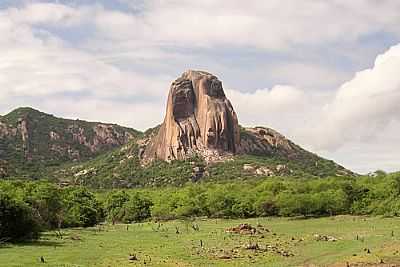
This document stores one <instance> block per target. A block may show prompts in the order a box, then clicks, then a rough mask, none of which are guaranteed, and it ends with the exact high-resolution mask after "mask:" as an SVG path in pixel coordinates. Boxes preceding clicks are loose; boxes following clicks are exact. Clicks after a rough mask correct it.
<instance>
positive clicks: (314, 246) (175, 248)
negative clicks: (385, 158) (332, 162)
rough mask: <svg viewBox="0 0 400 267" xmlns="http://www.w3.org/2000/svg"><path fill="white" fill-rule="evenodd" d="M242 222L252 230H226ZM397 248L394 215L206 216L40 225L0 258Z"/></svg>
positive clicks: (292, 262)
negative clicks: (31, 238) (59, 227)
mask: <svg viewBox="0 0 400 267" xmlns="http://www.w3.org/2000/svg"><path fill="white" fill-rule="evenodd" d="M242 223H249V224H250V225H251V226H253V227H255V228H257V231H256V233H254V234H250V233H246V232H242V233H228V232H226V229H227V228H231V227H236V226H238V225H239V224H242ZM197 226H198V229H197ZM195 228H196V229H195ZM316 235H319V238H318V237H317V236H316ZM317 239H333V240H334V239H337V240H336V241H326V240H319V241H318V240H317ZM399 251H400V219H395V218H367V217H350V216H338V217H331V218H320V219H307V220H305V219H282V218H259V219H246V220H213V219H207V220H196V221H193V222H192V221H190V222H185V221H172V222H166V223H154V222H152V223H142V224H132V225H114V226H113V225H102V226H98V227H96V228H89V229H68V230H63V231H62V235H61V236H60V235H59V234H57V233H56V232H47V233H45V234H44V235H43V236H42V238H41V239H40V240H39V241H38V242H34V243H26V244H19V245H6V246H3V247H1V248H0V266H6V267H12V266H60V267H61V266H63V267H67V266H68V267H72V266H76V267H78V266H105V267H107V266H110V267H111V266H112V267H114V266H250V265H251V266H274V267H275V266H347V264H349V266H397V265H396V264H397V263H400V252H399ZM130 255H132V256H133V255H135V256H136V258H137V260H130V257H132V256H130ZM40 257H43V259H44V260H45V263H41V260H40ZM381 261H383V262H384V263H385V264H380V265H366V263H370V264H372V263H380V262H381ZM388 263H390V264H392V265H387V264H388ZM399 266H400V265H399Z"/></svg>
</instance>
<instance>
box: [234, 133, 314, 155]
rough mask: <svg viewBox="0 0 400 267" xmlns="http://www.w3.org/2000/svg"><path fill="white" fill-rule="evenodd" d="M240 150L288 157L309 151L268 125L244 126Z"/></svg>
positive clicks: (242, 152) (248, 152) (243, 152)
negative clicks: (267, 126)
mask: <svg viewBox="0 0 400 267" xmlns="http://www.w3.org/2000/svg"><path fill="white" fill-rule="evenodd" d="M239 152H240V153H241V154H253V155H260V156H261V155H279V156H282V157H284V158H287V159H295V158H296V157H299V156H300V155H301V154H303V153H309V152H307V151H305V150H304V149H302V148H301V147H299V146H298V145H296V144H294V143H293V142H292V141H290V140H289V139H287V138H286V137H285V136H283V135H282V134H280V133H278V132H277V131H275V130H273V129H270V128H266V127H255V128H243V129H242V134H241V139H240V149H239Z"/></svg>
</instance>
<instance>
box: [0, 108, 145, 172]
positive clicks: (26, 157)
mask: <svg viewBox="0 0 400 267" xmlns="http://www.w3.org/2000/svg"><path fill="white" fill-rule="evenodd" d="M140 134H141V133H140V132H137V131H135V130H133V129H130V128H125V127H121V126H119V125H116V124H105V123H98V122H86V121H82V120H68V119H62V118H57V117H54V116H53V115H50V114H46V113H43V112H40V111H37V110H34V109H31V108H19V109H16V110H14V111H12V112H10V113H9V114H7V115H5V116H0V160H7V161H8V163H9V165H10V166H12V168H15V169H18V168H19V167H21V166H22V165H24V164H25V163H28V162H29V164H30V166H35V165H34V164H31V163H32V162H33V163H37V164H41V165H44V166H46V165H47V164H49V165H51V166H55V165H56V164H61V163H63V162H67V161H78V160H85V159H89V158H92V157H94V156H96V155H98V154H99V153H101V152H105V151H108V150H111V149H114V148H117V147H120V146H122V145H124V144H127V143H128V142H129V141H130V140H132V139H134V138H136V137H138V136H139V135H140ZM21 159H23V160H21ZM10 168H11V167H10ZM10 168H8V169H10ZM12 168H11V169H12ZM24 168H25V169H26V167H24ZM24 168H22V169H24ZM5 170H6V168H4V167H2V170H0V172H1V173H0V175H1V176H4V175H6V174H5V173H10V172H6V171H5Z"/></svg>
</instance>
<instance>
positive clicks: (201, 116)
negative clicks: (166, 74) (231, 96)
mask: <svg viewBox="0 0 400 267" xmlns="http://www.w3.org/2000/svg"><path fill="white" fill-rule="evenodd" d="M239 147H240V128H239V124H238V119H237V116H236V113H235V111H234V109H233V107H232V105H231V103H230V101H229V100H228V99H227V97H226V96H225V93H224V90H223V88H222V83H221V81H220V80H218V78H217V77H215V76H214V75H212V74H210V73H208V72H204V71H193V70H189V71H186V72H184V73H183V74H182V76H181V77H179V78H178V79H176V80H175V81H174V82H173V83H172V85H171V87H170V91H169V96H168V101H167V110H166V115H165V119H164V122H163V124H162V125H161V127H160V129H159V130H158V133H157V134H156V135H155V136H154V137H153V138H152V139H151V140H150V142H149V143H148V144H147V146H146V148H145V151H144V153H143V159H144V161H151V160H153V159H161V160H166V161H170V160H174V159H186V158H188V157H191V156H194V155H201V156H202V157H203V158H204V159H205V160H217V159H218V158H220V157H224V156H228V155H232V154H235V153H237V152H238V149H239Z"/></svg>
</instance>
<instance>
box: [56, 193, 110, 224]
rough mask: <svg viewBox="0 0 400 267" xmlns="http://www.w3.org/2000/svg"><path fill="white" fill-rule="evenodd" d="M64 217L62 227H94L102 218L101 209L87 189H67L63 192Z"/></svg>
mask: <svg viewBox="0 0 400 267" xmlns="http://www.w3.org/2000/svg"><path fill="white" fill-rule="evenodd" d="M64 194H65V196H64V198H65V204H66V216H65V219H64V226H66V227H73V226H83V227H89V226H94V225H95V224H96V223H97V222H98V221H99V220H100V219H101V218H102V214H103V213H102V208H101V205H100V203H99V202H98V201H97V199H96V197H95V195H94V194H93V193H91V192H90V191H89V190H88V189H86V188H83V187H79V188H69V189H67V190H66V192H64Z"/></svg>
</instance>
